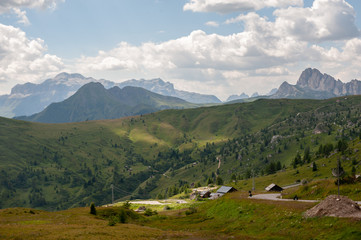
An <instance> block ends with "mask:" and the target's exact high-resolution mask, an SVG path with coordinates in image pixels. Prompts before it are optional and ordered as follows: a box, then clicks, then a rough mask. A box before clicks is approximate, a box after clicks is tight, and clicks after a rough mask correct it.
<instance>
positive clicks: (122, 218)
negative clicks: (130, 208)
mask: <svg viewBox="0 0 361 240" xmlns="http://www.w3.org/2000/svg"><path fill="white" fill-rule="evenodd" d="M126 221H127V214H126V213H125V211H124V209H121V210H120V213H119V222H120V223H125V222H126Z"/></svg>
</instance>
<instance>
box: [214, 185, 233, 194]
mask: <svg viewBox="0 0 361 240" xmlns="http://www.w3.org/2000/svg"><path fill="white" fill-rule="evenodd" d="M234 191H237V189H235V188H234V187H227V186H222V187H220V188H219V189H218V190H217V193H223V194H224V193H229V192H234Z"/></svg>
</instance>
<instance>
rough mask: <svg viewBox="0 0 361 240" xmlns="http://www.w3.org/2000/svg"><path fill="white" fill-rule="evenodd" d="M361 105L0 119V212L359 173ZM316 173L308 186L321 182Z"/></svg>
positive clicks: (351, 100) (289, 103)
mask: <svg viewBox="0 0 361 240" xmlns="http://www.w3.org/2000/svg"><path fill="white" fill-rule="evenodd" d="M360 103H361V96H352V97H347V98H338V99H329V100H323V101H319V100H286V99H281V100H266V99H263V100H257V101H255V102H251V103H238V104H229V105H223V106H214V107H203V108H196V109H185V110H164V111H161V112H157V113H151V114H148V115H141V116H137V117H128V118H123V119H116V120H104V121H87V122H80V123H67V124H41V123H30V122H24V121H18V120H10V119H6V118H0V133H1V134H0V171H1V174H0V183H1V185H0V207H1V208H5V207H14V206H23V207H36V208H42V209H49V210H53V209H65V208H69V207H75V206H84V205H86V204H88V203H89V202H95V203H96V204H97V205H99V204H104V203H109V202H110V201H111V189H110V186H111V184H114V185H115V186H116V188H117V191H116V193H115V198H116V199H130V198H149V197H156V196H161V197H164V196H166V197H169V196H171V195H172V194H176V193H177V191H178V189H179V188H181V187H184V186H187V185H190V184H191V183H198V182H199V183H201V184H206V183H208V182H210V181H211V182H212V181H213V182H214V181H216V178H217V176H218V178H220V179H221V180H223V182H231V181H232V180H236V181H237V183H235V184H243V185H240V186H239V187H241V186H245V184H247V180H242V179H247V178H249V177H250V176H251V172H252V171H254V173H255V175H256V176H264V177H267V176H274V175H272V174H275V173H276V174H279V172H283V171H284V172H292V173H295V172H296V171H297V169H299V173H300V174H299V175H298V176H294V177H293V178H284V179H283V180H282V184H291V183H293V182H295V180H299V179H303V178H305V177H307V176H308V175H305V177H303V176H302V174H306V173H303V170H302V169H303V168H306V169H307V166H309V165H310V164H311V163H312V162H314V161H316V162H317V163H318V162H320V163H321V162H322V161H326V160H322V159H326V157H328V156H329V155H332V156H340V157H342V162H343V164H344V165H345V166H346V165H347V169H346V168H345V170H346V171H348V172H350V168H351V164H353V165H354V166H355V167H356V170H357V171H359V169H358V163H359V158H358V155H357V154H358V153H357V152H355V151H354V149H356V148H353V144H358V142H359V135H360V123H361V122H360V118H359V116H360V112H361V105H360ZM339 142H341V143H342V144H344V143H345V144H346V145H347V146H346V150H345V149H339V148H338V144H339ZM321 145H322V147H320V146H321ZM330 145H332V150H330V151H328V150H327V149H326V148H324V146H330ZM320 149H321V150H320ZM325 149H326V150H325ZM341 150H342V151H341ZM297 153H299V155H300V156H299V158H300V159H298V158H297V159H298V160H297V161H296V163H295V160H294V159H295V158H296V157H297ZM335 153H336V154H335ZM327 160H329V159H328V158H327ZM318 165H319V166H320V164H318ZM218 166H220V167H219V168H218ZM321 166H322V164H321ZM321 169H322V167H320V170H319V171H318V172H317V174H318V175H317V174H316V176H315V174H313V175H312V178H324V176H325V174H326V170H321ZM325 169H326V168H325ZM308 170H309V168H308ZM310 171H311V172H312V170H310ZM327 171H329V170H327ZM323 172H324V174H323ZM301 173H302V174H301ZM307 174H308V173H307ZM327 174H329V173H327ZM241 180H242V181H243V182H241ZM271 180H272V177H271V178H270V181H271ZM264 184H266V182H265V183H264ZM248 186H249V185H248ZM248 186H246V187H244V189H245V190H246V189H248V188H249V187H248ZM175 189H177V190H175Z"/></svg>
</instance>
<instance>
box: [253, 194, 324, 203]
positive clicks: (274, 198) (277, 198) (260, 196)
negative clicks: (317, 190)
mask: <svg viewBox="0 0 361 240" xmlns="http://www.w3.org/2000/svg"><path fill="white" fill-rule="evenodd" d="M248 198H253V199H264V200H271V201H295V200H293V199H282V198H281V194H280V193H267V194H257V195H253V196H252V197H248ZM296 201H298V202H319V201H318V200H303V199H300V200H296Z"/></svg>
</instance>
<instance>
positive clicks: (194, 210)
mask: <svg viewBox="0 0 361 240" xmlns="http://www.w3.org/2000/svg"><path fill="white" fill-rule="evenodd" d="M196 212H197V209H196V208H195V207H193V206H191V207H189V209H188V210H187V211H186V215H187V216H188V215H191V214H193V213H196Z"/></svg>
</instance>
